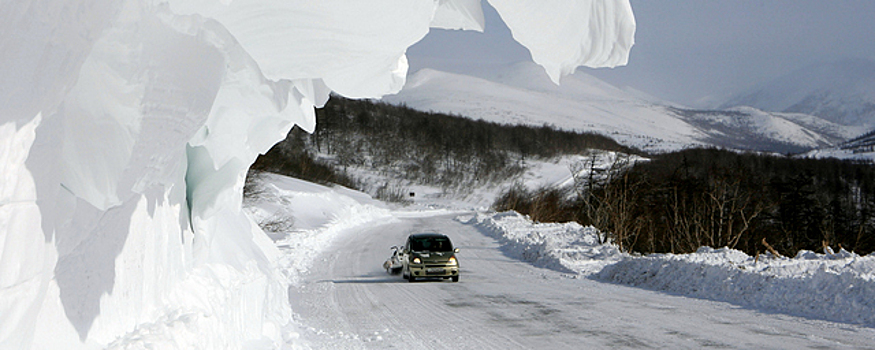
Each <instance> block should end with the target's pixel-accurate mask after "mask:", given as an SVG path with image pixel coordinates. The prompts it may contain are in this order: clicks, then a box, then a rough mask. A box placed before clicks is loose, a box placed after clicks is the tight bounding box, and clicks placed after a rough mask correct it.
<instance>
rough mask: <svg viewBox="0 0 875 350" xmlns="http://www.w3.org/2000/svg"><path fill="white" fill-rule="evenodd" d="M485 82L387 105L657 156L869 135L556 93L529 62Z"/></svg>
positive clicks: (575, 90)
mask: <svg viewBox="0 0 875 350" xmlns="http://www.w3.org/2000/svg"><path fill="white" fill-rule="evenodd" d="M479 75H480V76H481V77H473V76H467V75H460V74H452V73H446V72H441V71H436V70H431V69H423V70H421V71H419V72H416V73H415V74H413V75H411V76H410V78H409V80H408V83H407V85H406V86H405V87H404V89H402V91H401V92H400V93H398V94H396V95H390V96H386V97H384V98H383V100H384V101H387V102H390V103H397V104H405V105H407V106H408V107H412V108H415V109H420V110H425V111H436V112H443V113H451V114H459V115H462V116H467V117H470V118H475V119H484V120H488V121H493V122H501V123H518V124H529V125H543V124H551V125H554V126H557V127H560V128H564V129H572V130H579V131H590V132H598V133H602V134H605V135H608V136H610V137H612V138H614V139H616V140H617V141H618V142H620V143H622V144H625V145H627V146H632V147H638V148H641V149H645V150H653V151H667V150H676V149H681V148H686V147H689V146H694V145H717V146H722V147H730V148H738V149H752V150H765V151H776V152H798V151H803V150H808V149H812V148H818V147H825V146H832V145H835V144H836V143H838V142H841V141H843V140H846V139H848V138H850V137H853V136H855V135H858V134H859V133H860V132H861V130H862V129H860V128H855V127H846V126H842V125H838V124H835V123H831V122H828V121H825V120H822V119H820V118H817V117H813V116H810V115H804V114H798V113H769V112H763V111H760V110H757V109H754V108H736V109H731V110H693V109H688V108H684V107H681V106H677V105H674V104H671V103H669V102H665V101H659V100H656V99H654V98H644V97H641V96H642V95H641V94H636V93H630V92H627V91H625V90H621V89H619V88H617V87H615V86H612V85H610V84H608V83H605V82H604V81H601V80H599V79H597V78H595V77H593V76H591V75H588V74H585V73H583V72H577V73H575V74H574V75H570V76H567V77H565V78H564V79H563V80H562V84H561V85H558V86H557V85H555V84H552V83H551V82H550V80H549V79H547V76H546V74H544V72H543V70H542V69H541V68H539V67H537V66H535V65H533V64H529V63H518V64H514V65H511V66H508V67H503V68H502V69H497V70H494V71H491V72H481V73H480V74H479Z"/></svg>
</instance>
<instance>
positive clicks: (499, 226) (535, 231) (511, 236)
mask: <svg viewBox="0 0 875 350" xmlns="http://www.w3.org/2000/svg"><path fill="white" fill-rule="evenodd" d="M458 220H459V221H461V222H463V223H466V224H469V225H474V226H476V227H477V228H478V229H479V230H480V231H481V232H483V233H485V234H486V235H488V236H492V237H495V238H496V239H497V240H498V241H499V242H500V243H501V244H502V249H503V251H504V253H505V254H507V255H508V256H510V257H513V258H517V259H520V260H523V261H528V262H531V263H533V264H534V265H536V266H541V267H545V268H549V269H553V270H558V271H563V272H571V273H584V274H590V273H594V272H598V271H599V270H601V268H602V267H604V266H605V265H607V264H609V263H611V262H613V261H617V260H619V259H622V257H623V254H621V253H620V251H619V249H617V247H616V246H613V245H610V244H600V238H599V232H598V230H596V229H595V228H593V227H592V226H589V227H583V226H580V225H579V224H577V223H574V222H571V223H564V224H556V223H534V222H532V221H531V220H529V219H528V218H527V217H525V216H523V215H521V214H518V213H516V212H513V211H510V212H504V213H498V214H483V213H477V214H476V215H474V216H471V217H466V216H462V217H459V219H458Z"/></svg>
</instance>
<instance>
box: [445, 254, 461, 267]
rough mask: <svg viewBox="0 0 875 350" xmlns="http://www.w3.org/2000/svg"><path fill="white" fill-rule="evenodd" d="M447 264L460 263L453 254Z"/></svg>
mask: <svg viewBox="0 0 875 350" xmlns="http://www.w3.org/2000/svg"><path fill="white" fill-rule="evenodd" d="M447 264H449V265H453V266H455V265H458V264H459V262H458V261H456V257H455V256H451V257H450V260H447Z"/></svg>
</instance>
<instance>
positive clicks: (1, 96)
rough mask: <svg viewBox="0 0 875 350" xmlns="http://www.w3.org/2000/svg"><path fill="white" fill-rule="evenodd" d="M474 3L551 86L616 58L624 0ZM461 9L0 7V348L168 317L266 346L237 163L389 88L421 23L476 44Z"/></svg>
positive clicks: (629, 37)
mask: <svg viewBox="0 0 875 350" xmlns="http://www.w3.org/2000/svg"><path fill="white" fill-rule="evenodd" d="M489 2H490V4H492V6H493V7H495V8H496V10H498V12H499V14H500V15H501V16H502V18H503V19H504V20H505V22H506V23H507V24H508V26H509V27H510V29H511V31H512V33H513V36H514V38H515V39H516V40H518V41H519V42H520V43H522V44H523V45H524V46H526V47H527V48H529V50H531V52H532V57H533V59H534V60H535V62H537V63H538V64H541V65H542V66H543V67H544V68H545V69H546V70H547V72H548V73H549V74H550V77H551V78H552V79H553V80H554V82H558V80H559V77H560V76H561V75H562V74H568V73H570V72H572V71H573V70H574V69H575V68H576V67H578V66H580V65H588V66H592V67H599V66H614V65H618V64H622V63H624V62H625V61H626V58H627V57H628V53H629V49H630V47H631V46H632V43H633V34H634V28H635V24H634V18H633V17H632V12H631V7H630V6H629V3H628V1H627V0H576V1H575V0H489ZM480 6H481V3H480V1H479V0H373V1H352V0H318V1H314V0H166V1H165V0H66V1H62V2H61V3H58V1H52V0H22V1H13V2H8V3H6V4H4V9H3V11H2V12H0V49H2V50H0V78H2V79H0V160H2V161H3V162H4V164H0V177H2V178H3V181H0V300H3V302H2V303H0V347H14V348H22V347H23V348H27V347H30V346H31V345H33V344H34V341H38V342H40V343H39V344H38V345H36V347H45V348H53V347H58V346H61V347H64V348H75V347H77V346H76V344H79V345H80V347H83V348H84V347H88V348H92V347H95V346H98V347H100V346H106V345H108V344H109V343H111V342H112V341H114V340H116V339H119V337H122V336H124V335H125V334H127V335H129V336H132V337H137V336H138V335H137V333H136V331H137V330H138V329H140V328H139V327H140V326H141V325H148V324H161V323H162V322H164V321H168V320H170V321H173V322H183V323H184V322H193V323H196V325H194V326H191V325H190V324H188V323H186V325H187V327H181V328H180V329H182V328H185V329H189V328H190V329H195V330H197V333H198V337H196V338H191V339H196V341H197V342H198V343H197V344H196V345H198V346H202V347H210V344H212V345H215V347H219V344H222V345H223V346H225V347H227V346H232V347H233V346H242V344H244V343H245V342H246V341H248V340H263V339H269V340H271V341H274V342H277V343H279V342H281V341H282V339H278V338H282V327H283V325H284V322H288V320H286V319H283V317H287V316H288V311H289V310H288V308H289V306H288V298H287V295H285V293H287V291H286V289H285V288H284V287H283V286H282V283H283V282H282V277H279V276H276V275H275V274H276V272H275V270H272V269H271V267H270V265H271V264H274V263H275V261H274V259H275V257H276V255H277V252H276V251H275V250H276V249H275V248H274V247H273V246H272V245H271V244H270V242H265V241H267V238H266V236H265V235H263V234H261V233H260V232H259V229H258V228H257V226H255V225H253V224H252V223H251V222H250V221H249V220H248V218H247V217H246V216H245V215H243V213H242V211H241V209H240V202H241V197H242V187H243V181H244V178H245V174H246V171H247V170H248V167H249V166H250V165H251V164H252V163H253V162H254V161H255V158H256V157H257V156H258V154H259V153H262V152H266V151H267V150H268V149H269V148H270V147H271V146H272V145H273V144H275V143H276V142H278V141H280V140H282V139H283V138H284V137H285V135H286V133H288V131H289V130H290V129H291V128H292V127H293V126H295V125H298V126H300V127H302V128H303V129H305V130H310V131H312V130H313V128H315V127H316V125H315V114H314V106H321V105H322V104H324V103H325V101H326V100H327V99H328V96H329V93H330V92H331V91H335V92H337V93H339V94H342V95H345V96H348V97H379V96H382V95H384V94H389V93H393V92H397V91H398V90H399V89H401V87H402V86H403V85H404V80H405V78H406V74H407V63H406V58H405V52H406V50H407V48H408V47H410V46H411V45H413V44H414V43H416V42H417V41H419V40H420V39H422V37H423V36H425V35H426V33H428V31H429V28H430V27H438V28H453V29H469V30H482V29H483V25H484V21H483V13H482V10H481V8H480ZM144 267H145V268H144ZM241 297H245V298H247V299H246V300H241V299H240V298H241ZM259 298H260V299H259ZM180 310H184V311H185V312H187V313H191V314H192V315H195V316H194V317H192V318H181V319H177V318H174V317H180V316H179V314H178V313H179V312H180ZM174 315H175V316H174ZM196 315H206V316H204V317H200V318H198V317H197V316H196ZM186 317H187V316H186ZM161 320H164V321H161ZM188 326H191V327H188ZM144 329H146V331H147V332H148V330H149V329H150V328H149V327H148V326H147V327H145V328H144ZM182 331H184V329H183V330H182ZM143 339H147V338H143ZM168 341H169V340H168ZM77 342H78V343H77ZM177 345H178V346H180V347H182V348H186V347H187V346H185V345H179V344H177ZM189 345H192V344H189Z"/></svg>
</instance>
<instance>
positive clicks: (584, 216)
mask: <svg viewBox="0 0 875 350" xmlns="http://www.w3.org/2000/svg"><path fill="white" fill-rule="evenodd" d="M623 162H626V163H627V164H622V163H623ZM628 162H629V160H628V158H625V160H624V159H623V158H622V157H621V158H618V159H617V160H615V161H614V163H612V165H610V166H601V167H599V168H598V169H596V168H595V167H594V166H593V165H592V164H595V163H596V162H595V160H593V161H591V162H589V163H587V162H583V163H584V164H579V165H578V166H577V167H576V169H573V170H574V171H575V172H576V173H577V174H583V175H578V176H576V177H575V189H574V190H575V193H574V194H573V195H572V196H571V197H569V196H564V197H562V196H557V195H551V196H544V195H543V193H549V192H551V191H556V190H555V189H542V190H541V191H531V192H529V193H523V194H522V195H521V194H519V193H513V192H514V191H517V192H519V189H515V190H512V191H508V192H507V193H505V194H504V195H503V196H501V197H500V198H499V201H497V202H496V207H497V208H499V209H505V208H508V207H509V206H508V203H513V202H514V201H517V202H519V200H518V199H515V198H520V197H521V198H528V200H529V202H528V203H526V202H525V201H522V203H523V204H527V205H528V206H529V209H528V210H531V208H544V207H553V208H557V210H560V211H561V212H563V213H564V214H562V215H557V214H553V216H562V218H563V219H570V220H576V221H578V222H580V223H582V224H586V225H594V226H596V227H597V228H599V229H600V230H602V231H604V232H608V233H609V235H608V237H609V238H610V239H611V240H612V241H614V242H616V243H617V244H619V245H620V246H621V248H623V249H624V250H626V251H633V252H640V253H689V252H694V251H696V249H698V248H699V247H701V246H710V247H714V248H720V247H730V248H736V249H740V250H742V251H745V252H746V253H748V254H751V255H754V254H757V253H759V252H762V251H765V249H766V246H765V244H764V243H763V242H766V243H767V244H768V245H769V246H771V247H774V249H776V250H777V251H778V252H779V253H781V254H784V255H790V256H792V255H795V254H796V253H797V252H798V251H799V250H802V249H805V250H821V249H822V248H823V247H824V245H829V246H831V247H832V248H834V249H837V248H838V247H842V248H845V249H848V250H851V251H855V252H857V253H860V254H868V253H869V252H872V251H873V250H875V220H873V215H875V167H873V166H872V165H871V164H870V163H865V162H853V161H842V160H836V159H794V158H788V157H783V156H773V155H762V154H753V153H744V154H741V153H736V152H731V151H725V150H718V149H690V150H684V151H680V152H674V153H668V154H662V155H657V156H654V157H653V158H652V159H651V160H649V161H642V162H634V164H629V163H628ZM594 174H595V175H594ZM549 198H566V199H565V200H558V201H556V203H553V204H545V203H537V202H538V201H539V200H547V199H549ZM567 198H571V199H567ZM522 209H523V210H526V208H525V206H524V207H523V208H522Z"/></svg>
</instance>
